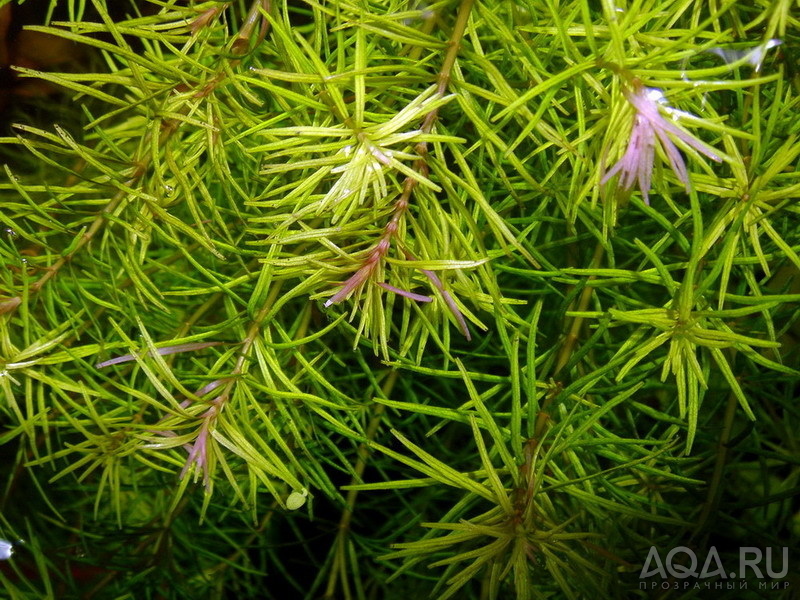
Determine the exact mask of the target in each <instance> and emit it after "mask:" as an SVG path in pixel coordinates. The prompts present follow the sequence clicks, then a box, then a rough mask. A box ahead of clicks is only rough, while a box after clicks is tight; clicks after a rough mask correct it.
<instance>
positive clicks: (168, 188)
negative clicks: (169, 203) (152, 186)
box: [164, 185, 175, 198]
mask: <svg viewBox="0 0 800 600" xmlns="http://www.w3.org/2000/svg"><path fill="white" fill-rule="evenodd" d="M174 192H175V188H174V187H172V186H171V185H165V186H164V196H166V197H167V198H169V197H170V196H172V194H173V193H174Z"/></svg>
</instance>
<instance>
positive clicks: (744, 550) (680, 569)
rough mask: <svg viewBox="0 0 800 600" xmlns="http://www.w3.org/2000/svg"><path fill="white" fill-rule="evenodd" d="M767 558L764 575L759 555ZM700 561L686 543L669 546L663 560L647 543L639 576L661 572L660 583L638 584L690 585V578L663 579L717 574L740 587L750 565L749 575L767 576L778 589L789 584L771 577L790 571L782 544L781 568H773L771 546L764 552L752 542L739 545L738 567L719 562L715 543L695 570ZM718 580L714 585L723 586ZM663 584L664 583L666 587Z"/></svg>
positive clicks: (642, 585) (646, 584)
mask: <svg viewBox="0 0 800 600" xmlns="http://www.w3.org/2000/svg"><path fill="white" fill-rule="evenodd" d="M764 558H766V560H765V562H764V564H763V567H764V571H765V572H766V576H765V575H764V571H762V569H761V567H762V559H764ZM699 564H700V561H699V560H698V558H697V555H696V554H695V552H694V550H692V549H691V548H687V547H686V546H678V547H677V548H673V549H672V550H670V551H669V552H668V553H667V555H666V557H664V560H663V561H662V560H661V555H660V554H659V553H658V550H657V549H656V547H655V546H650V552H648V554H647V559H646V560H645V562H644V566H643V567H642V570H641V572H640V573H639V579H640V580H643V579H647V578H648V577H652V576H654V575H659V576H661V580H662V582H661V584H659V582H657V581H653V582H644V581H640V582H639V587H640V588H642V589H644V588H646V587H653V588H655V587H658V586H659V585H660V587H664V589H666V588H672V587H676V588H678V587H684V588H686V587H690V582H688V581H685V582H675V581H673V582H672V583H670V582H667V581H665V580H666V579H668V578H670V577H672V578H674V579H688V578H690V577H691V578H693V579H695V580H698V579H700V580H702V579H709V578H711V577H717V578H719V579H727V580H738V581H737V582H736V583H737V584H738V585H737V587H739V588H740V589H747V581H745V578H746V577H747V571H748V568H749V569H751V571H752V575H754V576H755V577H756V578H757V579H766V578H770V579H772V580H773V581H772V582H771V585H770V586H769V587H771V588H772V589H781V588H786V587H788V585H789V582H788V581H786V582H778V581H774V580H776V579H781V578H783V577H785V576H786V574H787V573H788V572H789V549H788V548H782V556H781V561H780V566H781V570H780V571H775V569H774V568H773V552H772V548H767V550H766V556H765V553H764V552H762V551H761V548H755V547H753V546H743V547H741V548H739V564H738V567H739V569H738V571H736V570H728V569H726V568H725V567H724V566H723V564H722V559H721V558H720V556H719V552H717V549H716V547H715V546H711V548H710V549H709V551H708V554H707V555H706V556H705V560H704V561H703V566H702V568H701V569H700V570H699V571H698V570H697V567H698V565H699ZM710 583H711V582H704V583H703V584H702V586H703V587H710ZM722 583H723V582H721V581H717V582H716V583H715V587H718V588H721V586H722ZM727 584H728V585H727V586H726V587H728V588H730V589H732V588H731V584H733V581H728V582H727ZM766 584H767V582H759V587H760V588H766ZM665 586H666V587H665ZM691 587H696V588H699V587H701V584H700V583H698V582H697V581H695V582H694V584H693V585H691Z"/></svg>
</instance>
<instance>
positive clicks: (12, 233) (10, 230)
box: [6, 227, 17, 237]
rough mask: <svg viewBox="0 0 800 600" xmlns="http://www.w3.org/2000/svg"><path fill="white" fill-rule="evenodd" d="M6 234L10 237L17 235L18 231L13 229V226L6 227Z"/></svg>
mask: <svg viewBox="0 0 800 600" xmlns="http://www.w3.org/2000/svg"><path fill="white" fill-rule="evenodd" d="M6 235H7V236H8V237H17V232H16V231H14V230H13V229H11V227H6Z"/></svg>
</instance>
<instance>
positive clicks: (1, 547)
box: [0, 540, 14, 560]
mask: <svg viewBox="0 0 800 600" xmlns="http://www.w3.org/2000/svg"><path fill="white" fill-rule="evenodd" d="M12 554H14V544H12V543H11V542H8V541H6V540H0V560H8V559H9V558H11V555H12Z"/></svg>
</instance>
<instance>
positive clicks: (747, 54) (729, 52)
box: [706, 38, 783, 72]
mask: <svg viewBox="0 0 800 600" xmlns="http://www.w3.org/2000/svg"><path fill="white" fill-rule="evenodd" d="M781 44H783V40H779V39H777V38H775V39H771V40H767V41H766V42H764V43H762V44H759V45H757V46H755V47H751V48H744V49H742V50H734V49H729V48H721V47H718V48H709V49H708V50H706V52H709V53H711V54H716V55H717V56H719V57H720V58H721V59H722V60H724V61H725V63H727V64H729V65H730V64H732V63H737V62H740V61H745V62H747V63H748V64H749V65H750V66H752V67H753V69H755V71H756V72H758V71H760V70H761V63H763V62H764V56H765V55H766V53H767V50H770V49H772V48H775V47H777V46H780V45H781Z"/></svg>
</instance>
